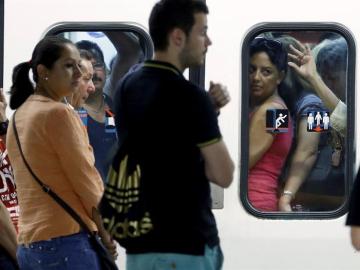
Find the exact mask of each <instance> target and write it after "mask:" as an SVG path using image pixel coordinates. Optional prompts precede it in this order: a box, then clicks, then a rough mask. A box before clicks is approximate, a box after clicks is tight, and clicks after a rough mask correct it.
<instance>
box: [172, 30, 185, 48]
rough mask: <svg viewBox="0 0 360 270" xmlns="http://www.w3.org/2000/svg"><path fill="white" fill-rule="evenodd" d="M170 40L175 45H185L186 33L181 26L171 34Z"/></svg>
mask: <svg viewBox="0 0 360 270" xmlns="http://www.w3.org/2000/svg"><path fill="white" fill-rule="evenodd" d="M169 41H170V44H173V45H174V46H175V47H183V46H184V44H185V42H186V35H185V33H184V31H183V30H181V29H180V28H174V29H173V30H172V31H171V32H170V34H169Z"/></svg>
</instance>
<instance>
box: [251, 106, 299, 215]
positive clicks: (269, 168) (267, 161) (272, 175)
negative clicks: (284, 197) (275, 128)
mask: <svg viewBox="0 0 360 270" xmlns="http://www.w3.org/2000/svg"><path fill="white" fill-rule="evenodd" d="M278 103H279V104H281V105H283V106H284V107H286V106H285V104H284V103H280V102H278ZM251 116H252V115H250V119H251ZM291 122H292V121H291V118H290V116H289V125H288V126H289V129H288V132H286V133H277V134H275V135H274V141H273V143H272V145H271V146H270V148H269V149H268V151H267V152H266V153H265V154H264V155H263V156H262V158H261V159H260V160H259V161H258V162H257V163H256V164H255V166H254V167H253V168H252V169H251V170H250V171H249V177H248V196H249V201H250V203H251V204H252V205H253V206H254V207H255V208H256V209H257V210H260V211H277V210H278V198H277V191H278V177H279V175H280V173H281V170H282V168H283V166H284V163H285V161H286V158H287V156H288V154H289V151H290V147H291V143H292V137H293V129H292V123H291ZM264 128H265V127H264Z"/></svg>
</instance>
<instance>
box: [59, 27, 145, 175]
mask: <svg viewBox="0 0 360 270" xmlns="http://www.w3.org/2000/svg"><path fill="white" fill-rule="evenodd" d="M61 35H63V36H64V37H66V38H68V39H70V40H71V41H73V42H74V43H75V44H76V46H77V48H78V49H79V51H80V53H81V57H82V65H81V66H82V67H85V66H86V61H89V65H90V68H89V69H88V70H86V72H83V75H84V76H83V78H82V79H83V81H82V82H81V85H82V86H84V91H83V93H84V95H82V97H83V101H84V102H83V103H82V104H81V105H79V103H74V102H73V101H74V100H75V98H74V95H75V94H74V95H73V96H71V97H68V101H69V103H70V104H72V105H73V106H74V107H75V109H76V110H77V111H78V112H79V116H80V117H81V119H82V122H83V124H84V126H85V127H86V129H87V132H88V135H89V141H90V144H91V146H92V147H93V150H94V156H95V166H96V168H97V169H98V171H99V173H100V175H101V177H102V179H103V180H104V181H106V177H107V172H108V168H109V166H110V162H111V157H112V152H113V149H115V147H116V145H117V135H116V128H115V121H114V107H113V104H114V98H115V94H116V86H117V84H118V83H119V81H120V80H121V78H122V77H123V76H124V75H125V74H126V73H127V72H128V71H129V69H130V68H131V67H132V66H134V65H136V64H138V63H140V62H142V61H143V60H144V52H143V50H142V44H141V37H140V36H138V35H137V34H135V33H133V32H130V31H124V30H113V31H104V32H87V31H69V32H63V33H61ZM85 52H86V53H85ZM82 86H81V87H82ZM91 87H92V88H93V90H90V89H91ZM80 90H81V89H80Z"/></svg>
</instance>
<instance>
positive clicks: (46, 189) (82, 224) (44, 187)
mask: <svg viewBox="0 0 360 270" xmlns="http://www.w3.org/2000/svg"><path fill="white" fill-rule="evenodd" d="M15 114H16V111H15V113H14V116H13V122H12V124H13V129H14V133H15V139H16V143H17V145H18V147H19V150H20V154H21V157H22V159H23V161H24V163H25V166H26V167H27V169H28V170H29V172H30V173H31V175H32V176H33V177H34V179H35V180H36V182H38V184H39V185H40V186H41V188H42V190H43V191H44V192H45V193H47V194H49V195H50V196H51V197H52V198H53V199H54V200H55V201H56V202H57V203H58V204H59V205H60V206H61V207H62V208H63V209H64V210H65V211H66V212H67V213H68V214H69V215H70V216H71V217H72V218H73V219H74V220H75V221H76V222H77V223H79V225H80V227H81V228H82V229H83V230H84V231H85V232H87V233H88V234H93V232H92V231H91V230H90V229H89V228H88V226H87V225H86V224H85V222H84V221H83V220H82V219H81V218H80V216H79V215H78V214H77V213H76V212H75V211H74V210H73V209H72V208H71V207H70V206H69V205H68V204H67V203H66V202H65V201H63V200H62V199H61V198H60V197H59V196H58V195H57V194H56V193H55V192H53V191H52V190H51V189H50V187H48V186H47V185H45V184H44V183H43V182H42V181H41V180H40V179H39V177H37V176H36V174H35V173H34V172H33V170H32V169H31V167H30V165H29V163H28V162H27V161H26V159H25V156H24V153H23V151H22V147H21V144H20V139H19V134H18V132H17V129H16V124H15Z"/></svg>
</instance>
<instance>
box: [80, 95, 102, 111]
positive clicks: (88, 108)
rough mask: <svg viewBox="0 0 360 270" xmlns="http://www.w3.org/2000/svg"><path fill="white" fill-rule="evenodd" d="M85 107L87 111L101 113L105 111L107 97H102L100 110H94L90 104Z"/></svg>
mask: <svg viewBox="0 0 360 270" xmlns="http://www.w3.org/2000/svg"><path fill="white" fill-rule="evenodd" d="M84 107H85V109H86V110H89V111H92V112H94V113H100V112H103V111H104V107H105V97H104V96H102V97H101V103H100V105H99V107H98V109H94V108H93V107H92V106H90V105H89V104H84Z"/></svg>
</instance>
